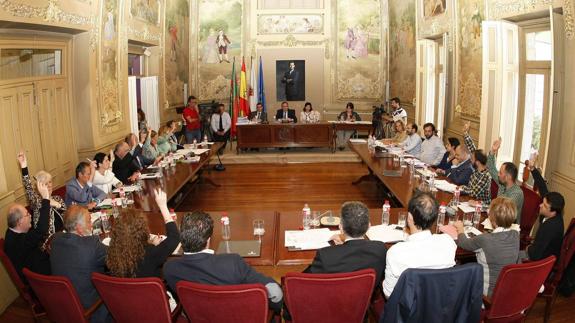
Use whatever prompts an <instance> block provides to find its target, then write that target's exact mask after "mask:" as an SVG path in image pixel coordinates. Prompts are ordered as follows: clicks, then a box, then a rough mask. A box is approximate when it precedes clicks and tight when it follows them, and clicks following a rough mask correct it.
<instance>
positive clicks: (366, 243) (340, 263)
mask: <svg viewBox="0 0 575 323" xmlns="http://www.w3.org/2000/svg"><path fill="white" fill-rule="evenodd" d="M368 229H369V211H368V209H367V206H365V204H363V203H361V202H345V203H344V204H343V205H342V206H341V224H340V225H339V230H340V234H337V235H335V236H334V237H333V240H334V242H335V243H336V245H335V246H330V247H325V248H322V249H319V250H318V251H317V252H316V254H315V258H314V259H313V262H312V263H311V265H309V267H307V268H306V269H305V271H304V272H306V273H312V274H319V273H326V274H329V273H347V272H352V271H356V270H361V269H367V268H373V270H375V273H376V275H377V277H376V280H375V287H376V288H377V287H379V286H381V281H382V280H383V273H384V271H385V255H386V252H387V249H386V248H385V244H384V243H383V242H381V241H371V240H366V239H365V238H364V236H365V233H366V232H367V230H368Z"/></svg>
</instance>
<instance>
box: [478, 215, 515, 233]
mask: <svg viewBox="0 0 575 323" xmlns="http://www.w3.org/2000/svg"><path fill="white" fill-rule="evenodd" d="M481 224H482V225H483V228H484V229H485V230H490V231H491V230H493V226H492V225H491V221H489V218H487V219H485V220H484V221H483V222H481ZM511 230H515V231H517V232H520V231H521V227H520V226H519V224H517V223H513V224H512V225H511Z"/></svg>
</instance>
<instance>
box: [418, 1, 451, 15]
mask: <svg viewBox="0 0 575 323" xmlns="http://www.w3.org/2000/svg"><path fill="white" fill-rule="evenodd" d="M445 2H446V1H445V0H422V9H423V16H424V17H425V18H429V17H435V16H439V15H441V14H443V13H444V12H445V9H446V3H445Z"/></svg>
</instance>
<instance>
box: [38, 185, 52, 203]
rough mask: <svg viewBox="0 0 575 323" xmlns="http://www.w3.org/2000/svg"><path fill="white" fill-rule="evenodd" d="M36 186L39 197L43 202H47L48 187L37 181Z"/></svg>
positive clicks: (48, 196) (48, 197)
mask: <svg viewBox="0 0 575 323" xmlns="http://www.w3.org/2000/svg"><path fill="white" fill-rule="evenodd" d="M37 186H38V193H40V196H41V197H42V198H43V199H45V200H49V199H50V191H49V190H48V185H46V183H44V182H40V181H38V183H37Z"/></svg>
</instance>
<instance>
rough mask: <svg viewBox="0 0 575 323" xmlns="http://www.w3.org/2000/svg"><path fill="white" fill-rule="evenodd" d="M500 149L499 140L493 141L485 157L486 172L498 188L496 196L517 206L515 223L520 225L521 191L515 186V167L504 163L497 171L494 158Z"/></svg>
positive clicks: (509, 163)
mask: <svg viewBox="0 0 575 323" xmlns="http://www.w3.org/2000/svg"><path fill="white" fill-rule="evenodd" d="M500 147H501V138H499V139H497V140H495V141H494V142H493V144H492V145H491V151H490V152H489V155H488V156H487V170H488V171H489V174H490V175H491V178H493V179H496V180H495V182H496V183H497V186H498V191H497V196H504V197H508V198H510V199H512V200H513V202H515V205H516V206H517V220H516V222H515V223H517V224H520V223H521V211H522V210H523V190H521V187H519V185H517V173H518V170H517V166H515V164H513V163H511V162H505V163H503V164H502V165H501V167H500V168H499V171H497V166H495V158H496V156H497V152H498V151H499V148H500Z"/></svg>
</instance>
